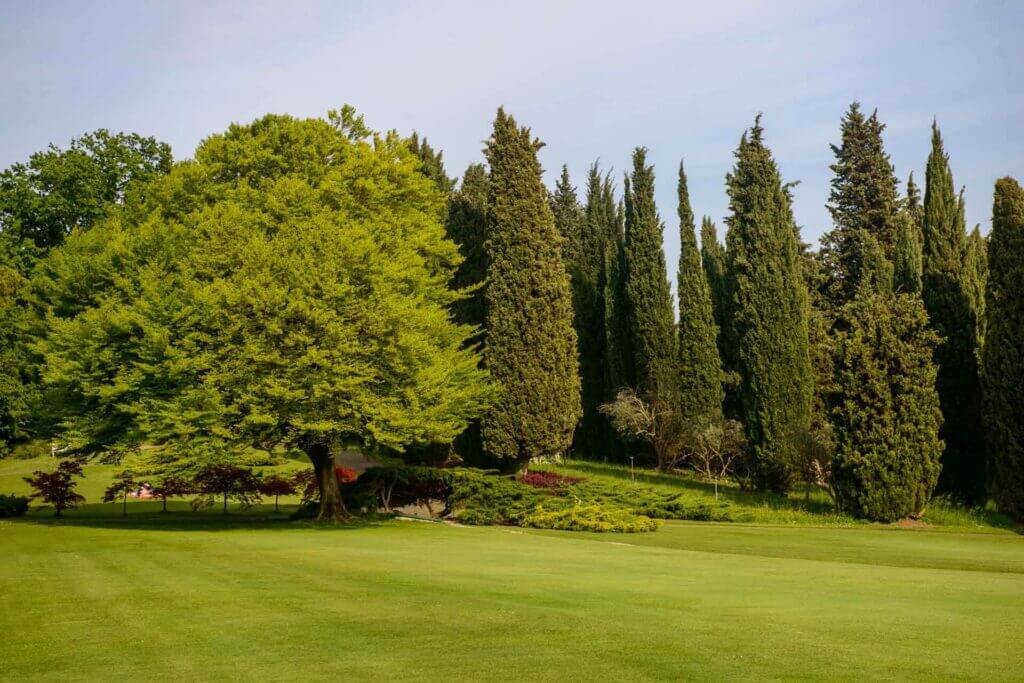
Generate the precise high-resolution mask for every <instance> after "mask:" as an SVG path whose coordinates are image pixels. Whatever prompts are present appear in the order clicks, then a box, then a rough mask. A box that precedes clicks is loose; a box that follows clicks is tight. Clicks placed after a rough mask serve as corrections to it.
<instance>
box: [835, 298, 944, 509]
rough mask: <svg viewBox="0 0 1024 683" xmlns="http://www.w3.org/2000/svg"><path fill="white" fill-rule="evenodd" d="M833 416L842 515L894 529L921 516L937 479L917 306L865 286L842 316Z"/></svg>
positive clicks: (926, 349)
mask: <svg viewBox="0 0 1024 683" xmlns="http://www.w3.org/2000/svg"><path fill="white" fill-rule="evenodd" d="M839 318H840V325H839V326H838V327H839V329H841V330H843V331H842V332H840V333H839V338H838V342H837V347H836V358H835V387H836V394H835V400H834V405H833V407H832V411H831V417H832V425H833V437H834V440H835V454H834V457H833V461H832V486H833V490H834V492H835V497H836V503H837V505H838V507H839V509H840V510H842V511H844V512H848V513H850V514H852V515H855V516H857V517H864V518H867V519H871V520H875V521H882V522H891V521H895V520H897V519H901V518H903V517H907V516H913V515H917V514H920V513H921V512H922V511H923V510H924V508H925V505H926V504H927V503H928V500H929V498H930V497H931V493H932V491H933V489H934V488H935V482H936V480H937V479H938V475H939V469H940V466H939V456H940V454H941V452H942V442H941V441H940V440H939V436H938V433H939V424H940V422H941V419H942V414H941V411H940V410H939V399H938V395H937V393H936V391H935V375H936V370H935V366H934V364H933V362H932V353H933V350H934V348H935V345H936V343H937V342H938V336H937V335H936V334H935V332H934V331H932V330H931V329H930V327H929V325H928V316H927V314H926V313H925V310H924V306H923V304H922V303H921V300H920V298H918V297H917V296H916V295H914V294H897V295H893V294H891V293H886V292H883V291H878V289H877V288H876V287H875V284H874V283H873V282H864V283H862V285H861V289H860V291H859V292H858V294H857V296H856V297H855V298H854V300H853V301H851V302H850V303H848V304H846V305H845V306H844V307H843V308H842V309H841V311H840V313H839Z"/></svg>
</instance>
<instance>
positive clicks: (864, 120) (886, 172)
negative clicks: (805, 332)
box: [822, 102, 900, 307]
mask: <svg viewBox="0 0 1024 683" xmlns="http://www.w3.org/2000/svg"><path fill="white" fill-rule="evenodd" d="M841 128H842V143H841V145H839V146H836V145H832V152H833V154H835V157H836V162H835V163H834V164H832V166H831V167H830V168H831V169H832V172H833V173H834V174H835V176H834V177H833V178H832V191H831V193H830V195H829V202H828V209H829V212H830V213H831V214H832V221H833V223H834V224H835V227H834V228H833V229H832V231H831V232H829V233H827V234H826V235H825V236H824V237H822V251H823V254H824V256H825V258H826V261H827V262H828V264H829V267H828V269H827V272H828V275H829V277H830V279H831V280H832V281H831V282H830V283H828V285H827V287H826V291H827V292H828V298H829V300H830V302H831V303H832V305H833V306H836V307H838V306H841V305H842V304H843V303H845V302H846V301H849V300H850V299H851V298H852V297H853V296H854V294H855V293H856V292H857V289H858V287H859V284H860V279H861V278H862V277H863V268H864V263H863V259H864V258H865V253H864V251H865V248H866V247H865V246H864V244H863V242H864V240H865V236H867V235H870V236H871V237H873V238H874V239H875V240H876V242H877V243H878V244H879V245H880V246H881V247H882V250H883V253H884V254H885V256H886V257H887V258H892V252H893V247H894V243H895V229H896V225H895V217H896V213H897V211H898V210H899V206H900V200H899V195H898V192H897V186H898V184H899V181H898V180H896V175H895V172H894V170H893V167H892V163H891V162H890V161H889V155H888V154H886V152H885V148H884V146H883V143H882V131H884V130H885V125H884V124H882V123H881V122H880V121H879V120H878V114H877V112H874V113H872V114H871V116H869V117H865V116H864V114H863V113H862V112H861V110H860V104H858V103H857V102H854V103H853V104H851V105H850V108H849V109H848V110H847V112H846V114H845V116H844V117H843V120H842V122H841Z"/></svg>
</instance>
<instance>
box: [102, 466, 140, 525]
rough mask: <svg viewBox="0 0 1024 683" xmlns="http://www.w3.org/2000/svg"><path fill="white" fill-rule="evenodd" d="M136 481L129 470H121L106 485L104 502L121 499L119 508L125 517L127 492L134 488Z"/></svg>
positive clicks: (136, 484) (126, 512) (126, 513)
mask: <svg viewBox="0 0 1024 683" xmlns="http://www.w3.org/2000/svg"><path fill="white" fill-rule="evenodd" d="M137 486H138V483H137V482H136V481H135V477H133V476H132V473H131V472H128V471H124V472H121V473H120V474H119V475H118V476H117V479H115V480H114V483H113V484H111V485H110V486H108V487H107V490H106V491H104V492H103V502H104V503H114V502H116V501H117V499H118V498H120V499H121V509H122V512H121V514H123V515H124V516H125V517H127V516H128V494H129V493H131V492H132V491H134V490H135V489H136V487H137Z"/></svg>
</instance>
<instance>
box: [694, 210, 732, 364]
mask: <svg viewBox="0 0 1024 683" xmlns="http://www.w3.org/2000/svg"><path fill="white" fill-rule="evenodd" d="M700 260H701V266H702V267H703V268H704V277H705V278H706V279H707V281H708V287H709V288H710V290H711V306H712V310H713V311H714V314H715V326H716V327H717V328H718V333H719V347H718V348H719V353H720V354H721V350H722V346H721V344H722V341H724V338H723V335H722V333H723V332H724V330H725V323H726V315H725V306H726V300H725V299H726V282H725V249H724V248H723V247H722V243H721V242H719V241H718V235H717V234H716V232H715V224H714V222H713V221H712V220H711V217H710V216H704V217H703V218H702V219H701V222H700ZM723 361H724V359H723Z"/></svg>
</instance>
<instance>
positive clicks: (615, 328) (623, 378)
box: [601, 178, 636, 400]
mask: <svg viewBox="0 0 1024 683" xmlns="http://www.w3.org/2000/svg"><path fill="white" fill-rule="evenodd" d="M627 188H628V183H627ZM627 195H628V191H627ZM601 197H602V203H603V204H604V206H605V208H604V212H605V215H606V216H607V217H608V218H609V220H608V223H607V226H606V228H607V231H608V237H607V245H606V249H605V254H604V261H603V264H602V266H603V277H602V290H603V291H604V316H605V318H604V319H605V323H604V324H605V340H606V341H605V344H606V346H605V368H606V376H607V380H606V381H607V387H608V394H607V395H606V400H607V399H610V398H611V397H612V396H614V395H615V393H616V392H617V391H618V390H619V389H622V388H623V387H628V386H633V385H634V384H636V372H635V370H634V366H633V344H632V335H631V332H630V321H629V301H628V298H627V296H626V233H625V225H626V212H625V206H624V204H623V202H619V203H618V204H616V203H615V198H614V194H613V190H612V183H611V180H610V179H609V178H605V181H604V183H603V184H602V188H601Z"/></svg>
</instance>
